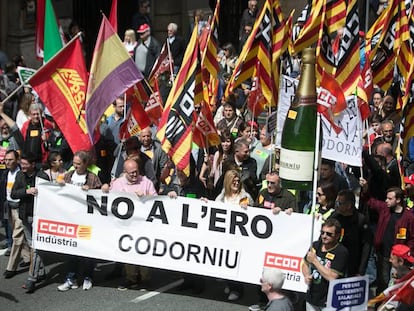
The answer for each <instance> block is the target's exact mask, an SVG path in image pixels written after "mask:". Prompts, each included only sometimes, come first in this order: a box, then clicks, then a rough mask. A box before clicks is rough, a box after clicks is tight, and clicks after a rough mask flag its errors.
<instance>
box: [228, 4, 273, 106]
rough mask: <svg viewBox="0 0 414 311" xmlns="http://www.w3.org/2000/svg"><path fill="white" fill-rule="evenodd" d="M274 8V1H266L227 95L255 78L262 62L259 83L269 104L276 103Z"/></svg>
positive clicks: (246, 44) (238, 61) (238, 63)
mask: <svg viewBox="0 0 414 311" xmlns="http://www.w3.org/2000/svg"><path fill="white" fill-rule="evenodd" d="M273 26H274V18H273V7H272V0H267V1H265V3H264V5H263V8H262V11H261V12H260V14H259V16H258V18H257V19H256V22H255V24H254V26H253V30H252V33H251V34H250V35H249V37H248V38H247V41H246V43H245V44H244V46H243V49H242V51H241V52H240V55H239V58H238V59H237V62H236V65H235V68H234V70H233V74H232V76H231V77H230V79H229V83H228V85H227V89H226V95H227V96H228V95H229V94H231V93H233V91H234V90H235V89H236V88H237V87H238V86H239V85H241V84H242V83H243V82H245V81H246V80H248V79H250V78H252V77H253V76H255V75H256V74H255V71H256V64H257V62H258V61H259V62H261V64H262V67H263V70H262V72H261V76H260V77H259V82H258V83H260V84H261V88H262V91H263V95H264V97H265V98H266V100H267V101H268V102H269V103H272V102H275V100H274V99H273V82H272V66H271V63H272V53H273V51H272V48H273V45H272V37H273Z"/></svg>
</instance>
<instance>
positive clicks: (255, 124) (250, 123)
mask: <svg viewBox="0 0 414 311" xmlns="http://www.w3.org/2000/svg"><path fill="white" fill-rule="evenodd" d="M247 126H248V127H254V128H256V129H257V128H258V126H257V123H256V121H247Z"/></svg>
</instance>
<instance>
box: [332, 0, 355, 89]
mask: <svg viewBox="0 0 414 311" xmlns="http://www.w3.org/2000/svg"><path fill="white" fill-rule="evenodd" d="M359 40H360V38H359V14H358V1H357V0H350V1H349V2H348V7H347V16H346V24H345V29H344V32H343V34H342V38H341V43H340V45H339V51H338V55H337V60H336V66H337V67H336V72H335V79H336V80H337V81H338V83H339V84H340V85H341V86H342V89H343V91H344V94H345V96H348V95H351V94H354V93H355V90H356V87H357V84H358V81H359V79H360V74H361V69H360V61H361V57H360V42H359Z"/></svg>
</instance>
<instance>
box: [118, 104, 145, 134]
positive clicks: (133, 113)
mask: <svg viewBox="0 0 414 311" xmlns="http://www.w3.org/2000/svg"><path fill="white" fill-rule="evenodd" d="M150 125H151V120H150V119H149V118H148V115H147V113H146V112H145V110H144V107H142V105H141V104H140V103H133V104H131V108H130V109H129V111H128V113H127V116H126V118H125V121H124V123H122V125H121V127H120V129H119V138H121V139H124V138H128V137H131V136H137V135H138V133H139V132H140V131H141V130H142V129H144V128H146V127H148V126H150Z"/></svg>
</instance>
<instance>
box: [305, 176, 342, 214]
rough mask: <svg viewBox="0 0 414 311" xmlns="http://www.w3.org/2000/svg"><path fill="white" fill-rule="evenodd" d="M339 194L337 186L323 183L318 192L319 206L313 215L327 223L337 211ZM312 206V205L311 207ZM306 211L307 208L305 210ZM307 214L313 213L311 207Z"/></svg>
mask: <svg viewBox="0 0 414 311" xmlns="http://www.w3.org/2000/svg"><path fill="white" fill-rule="evenodd" d="M337 194H338V190H337V189H336V186H335V184H333V183H330V182H328V183H322V184H320V185H319V186H318V188H317V190H316V199H317V204H316V206H315V210H314V211H313V213H314V214H315V215H316V216H317V217H318V218H319V217H322V220H323V221H325V220H326V219H328V217H329V216H331V214H332V213H333V212H334V211H335V200H336V196H337ZM309 206H310V205H309ZM305 209H306V208H305ZM305 213H306V214H310V213H312V210H311V208H310V207H308V210H307V211H305Z"/></svg>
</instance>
